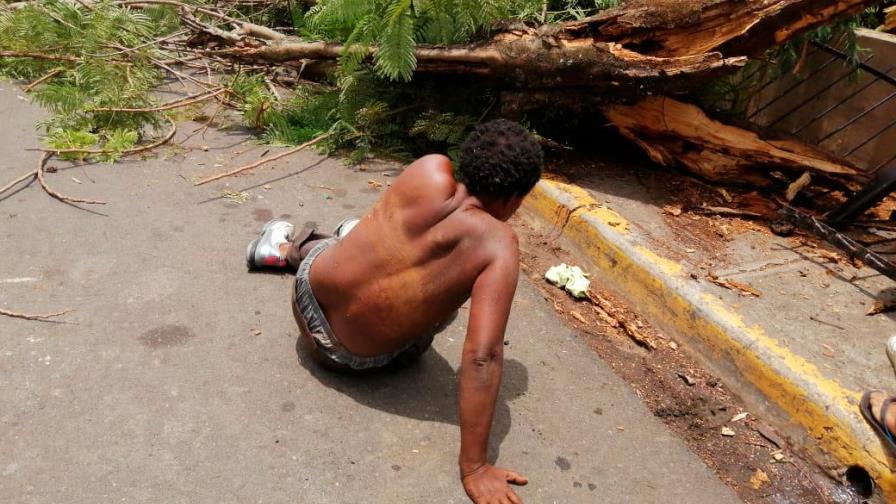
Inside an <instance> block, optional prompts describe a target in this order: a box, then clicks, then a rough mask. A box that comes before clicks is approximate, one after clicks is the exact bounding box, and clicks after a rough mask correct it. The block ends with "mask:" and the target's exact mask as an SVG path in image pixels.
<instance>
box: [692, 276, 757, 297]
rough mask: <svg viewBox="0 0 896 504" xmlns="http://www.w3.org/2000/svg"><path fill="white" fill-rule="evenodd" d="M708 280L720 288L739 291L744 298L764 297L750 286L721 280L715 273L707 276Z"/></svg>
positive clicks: (734, 281)
mask: <svg viewBox="0 0 896 504" xmlns="http://www.w3.org/2000/svg"><path fill="white" fill-rule="evenodd" d="M706 278H708V279H709V281H710V282H712V283H714V284H716V285H718V286H719V287H724V288H726V289H729V290H734V291H737V293H738V294H740V295H741V296H744V297H749V296H753V297H760V296H762V293H761V292H759V291H758V290H756V289H754V288H753V287H752V286H751V285H749V284H745V283H742V282H738V281H736V280H728V279H723V278H719V277H718V276H716V274H715V273H712V272H710V273H709V274H708V275H706Z"/></svg>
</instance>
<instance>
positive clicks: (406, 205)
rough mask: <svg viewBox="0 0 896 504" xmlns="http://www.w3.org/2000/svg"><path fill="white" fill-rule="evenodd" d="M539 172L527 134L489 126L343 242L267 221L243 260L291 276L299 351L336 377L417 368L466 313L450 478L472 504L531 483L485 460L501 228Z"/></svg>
mask: <svg viewBox="0 0 896 504" xmlns="http://www.w3.org/2000/svg"><path fill="white" fill-rule="evenodd" d="M542 162H543V155H542V152H541V147H540V146H539V145H538V143H537V142H536V141H535V140H534V139H533V138H532V137H531V136H530V135H529V134H528V132H526V130H525V129H523V128H522V127H521V126H519V125H518V124H515V123H511V122H508V121H501V120H498V121H492V122H490V123H486V124H483V125H480V126H478V127H477V128H476V130H475V131H474V132H473V133H472V134H470V136H469V137H468V138H467V140H465V141H464V143H463V145H462V146H461V155H460V163H459V165H458V166H457V167H454V166H453V165H452V162H451V161H450V160H449V159H448V158H447V157H445V156H441V155H429V156H425V157H422V158H420V159H418V160H417V161H415V162H414V163H412V164H411V165H409V166H408V167H407V168H406V169H405V170H404V172H403V173H402V174H401V176H399V177H398V178H397V179H396V180H395V183H394V184H392V186H391V187H390V188H389V189H388V190H387V191H386V192H385V193H384V194H383V196H382V198H380V200H379V201H378V202H377V203H376V205H375V206H374V207H373V209H371V211H370V212H369V213H368V214H367V215H366V216H364V217H363V218H362V219H361V220H360V222H359V223H358V224H357V225H356V226H355V227H354V228H352V229H351V231H350V232H348V234H345V233H337V235H338V237H337V238H326V237H323V238H322V237H321V236H320V235H313V234H312V233H311V230H307V229H306V230H304V231H303V232H302V233H301V234H300V235H294V234H293V227H292V225H291V224H289V223H287V222H283V221H272V222H269V223H268V224H267V225H265V228H264V230H263V231H262V236H261V237H260V238H259V239H258V240H255V241H253V242H252V243H250V245H249V248H248V250H247V263H248V265H249V267H250V268H255V267H262V266H275V267H285V266H290V265H291V266H292V267H295V268H296V269H297V272H296V283H295V285H294V296H293V310H294V313H295V316H296V322H297V323H298V324H299V329H300V332H301V333H302V337H301V341H302V343H303V346H304V348H305V351H306V352H308V353H309V354H310V355H311V356H312V357H313V358H314V359H315V360H316V361H317V362H318V363H320V364H321V365H323V366H325V367H327V368H329V369H333V370H339V371H354V370H362V369H370V368H373V367H382V366H386V365H390V364H392V363H396V362H399V361H404V359H402V357H403V356H407V357H408V359H410V358H412V357H415V356H419V354H420V353H422V352H425V351H426V349H427V348H428V347H429V344H430V343H431V342H432V337H433V335H434V332H435V329H436V326H438V325H440V323H442V322H443V321H445V320H446V319H448V318H450V316H451V315H452V313H453V312H455V311H456V310H457V309H458V308H459V307H460V306H461V305H462V304H463V303H464V302H466V301H467V300H468V299H469V300H470V301H471V303H470V311H469V321H468V323H467V334H466V338H465V339H464V345H463V351H462V355H461V366H460V369H459V370H458V416H459V420H460V422H459V423H460V434H461V435H460V438H461V443H460V444H461V446H460V454H459V457H458V466H459V470H460V475H461V480H462V483H463V486H464V490H465V491H466V492H467V495H468V496H469V497H470V499H471V500H472V501H473V502H475V503H477V504H482V503H492V502H494V503H501V504H507V503H510V504H519V503H521V502H522V501H521V500H520V499H519V497H518V496H517V495H516V494H515V493H514V492H513V490H512V489H511V488H510V486H509V484H516V485H524V484H526V482H527V480H526V478H524V477H522V476H520V475H519V474H517V473H515V472H513V471H509V470H506V469H501V468H498V467H495V466H493V465H491V464H490V463H489V462H488V460H487V456H486V451H487V446H488V438H489V433H490V431H491V424H492V419H493V417H494V413H495V400H496V399H497V396H498V390H499V388H500V385H501V371H502V366H503V354H504V344H503V343H504V330H505V329H506V326H507V319H508V317H509V316H510V307H511V304H512V302H513V295H514V292H515V291H516V283H517V278H518V276H519V247H518V245H517V240H516V236H515V235H514V233H513V230H512V229H511V228H510V226H508V225H507V224H506V221H507V219H509V218H510V217H511V216H512V215H513V213H514V212H516V210H517V209H518V208H519V206H520V204H521V203H522V200H523V198H524V197H525V195H526V194H527V193H528V192H529V191H530V190H531V189H532V187H533V186H534V185H535V183H536V182H537V181H538V179H539V177H540V176H541V165H542ZM455 168H456V169H455Z"/></svg>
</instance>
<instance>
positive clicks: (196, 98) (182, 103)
mask: <svg viewBox="0 0 896 504" xmlns="http://www.w3.org/2000/svg"><path fill="white" fill-rule="evenodd" d="M228 91H229V90H228V89H226V88H221V89H218V90H217V91H213V92H203V93H197V94H195V95H191V96H186V97H184V98H181V99H179V100H174V101H171V102H168V103H164V104H162V105H157V106H155V107H145V108H111V107H103V108H95V109H90V110H88V112H161V111H163V110H171V109H175V108H180V107H186V106H188V105H192V104H194V103H199V102H201V101H205V100H208V99H209V98H213V97H215V96H218V95H219V94H221V93H226V92H228Z"/></svg>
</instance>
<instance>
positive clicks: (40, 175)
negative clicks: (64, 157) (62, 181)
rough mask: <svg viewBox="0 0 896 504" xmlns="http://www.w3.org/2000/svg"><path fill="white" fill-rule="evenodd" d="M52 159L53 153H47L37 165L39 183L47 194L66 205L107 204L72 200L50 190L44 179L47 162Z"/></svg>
mask: <svg viewBox="0 0 896 504" xmlns="http://www.w3.org/2000/svg"><path fill="white" fill-rule="evenodd" d="M51 157H53V153H52V152H45V153H44V155H43V156H42V157H41V158H40V162H39V163H38V164H37V181H38V182H40V186H41V187H43V188H44V191H46V192H47V194H49V195H50V196H52V197H54V198H56V199H58V200H59V201H63V202H65V203H86V204H88V205H105V204H106V202H105V201H99V200H88V199H81V198H72V197H71V196H65V195H63V194H60V193H58V192H56V191H54V190H52V189H50V186H49V185H47V181H46V180H45V179H44V165H45V164H47V160H48V159H50V158H51Z"/></svg>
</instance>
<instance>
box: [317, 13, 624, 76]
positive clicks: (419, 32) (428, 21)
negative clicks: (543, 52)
mask: <svg viewBox="0 0 896 504" xmlns="http://www.w3.org/2000/svg"><path fill="white" fill-rule="evenodd" d="M618 3H619V0H560V1H556V0H554V1H545V0H372V1H370V0H321V1H319V2H318V3H317V4H316V5H315V6H314V7H312V8H311V9H310V10H309V11H308V12H307V13H306V15H305V18H304V20H303V22H302V23H301V29H302V30H303V31H302V33H303V35H304V36H305V37H307V38H309V39H323V40H328V41H335V42H342V43H344V44H345V46H346V50H345V52H344V54H343V56H342V58H341V61H340V63H341V67H342V72H343V74H345V75H347V74H350V73H352V72H354V71H356V70H357V69H358V68H359V66H360V64H361V63H362V61H363V59H364V57H365V56H366V55H367V53H368V51H369V49H370V48H371V47H374V46H375V47H376V48H377V52H376V54H375V55H374V57H373V62H374V69H375V71H376V73H377V74H378V75H380V76H381V77H384V78H386V79H389V80H392V81H408V80H410V78H411V74H412V73H413V71H414V68H415V67H416V64H417V62H416V58H415V57H414V49H415V47H416V45H417V44H420V43H422V44H438V45H444V44H460V43H464V42H469V41H470V40H473V39H475V38H477V37H480V36H483V35H485V34H487V32H488V29H489V28H490V27H491V26H492V25H494V23H495V22H497V21H500V20H507V19H522V20H532V21H538V22H554V21H561V20H564V19H570V18H575V17H583V16H586V15H590V14H593V13H594V12H596V11H598V10H601V9H606V8H609V7H612V6H615V5H617V4H618Z"/></svg>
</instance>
